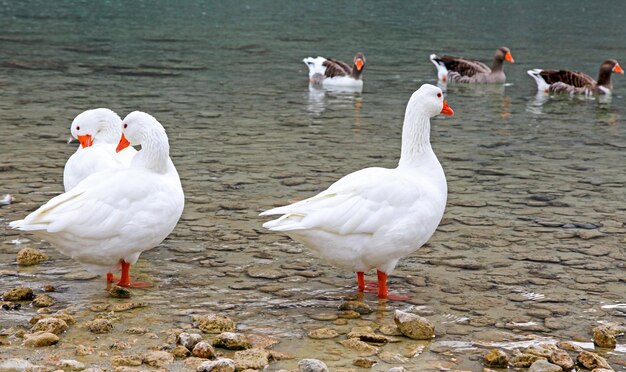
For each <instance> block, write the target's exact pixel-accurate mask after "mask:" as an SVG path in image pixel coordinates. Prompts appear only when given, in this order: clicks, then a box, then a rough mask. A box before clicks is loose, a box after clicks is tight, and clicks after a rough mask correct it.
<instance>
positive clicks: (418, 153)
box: [261, 84, 453, 298]
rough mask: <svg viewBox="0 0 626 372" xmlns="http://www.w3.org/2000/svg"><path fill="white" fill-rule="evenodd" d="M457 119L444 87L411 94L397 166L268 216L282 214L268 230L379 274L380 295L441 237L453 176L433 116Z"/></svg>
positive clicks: (363, 174) (359, 175)
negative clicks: (399, 267)
mask: <svg viewBox="0 0 626 372" xmlns="http://www.w3.org/2000/svg"><path fill="white" fill-rule="evenodd" d="M439 113H444V114H450V115H451V114H452V113H453V112H452V110H451V109H450V108H449V107H448V105H447V104H446V103H445V101H444V100H443V95H442V92H441V90H440V89H439V88H437V87H434V86H432V85H428V84H425V85H423V86H422V87H421V88H420V89H419V90H417V91H416V92H415V93H413V95H412V96H411V99H410V100H409V103H408V105H407V109H406V114H405V119H404V126H403V131H402V153H401V157H400V161H399V164H398V166H397V167H396V168H393V169H387V168H379V167H372V168H365V169H362V170H359V171H357V172H354V173H351V174H348V175H347V176H345V177H343V178H341V179H340V180H338V181H337V182H335V183H334V184H332V185H331V186H330V187H329V188H328V189H327V190H324V191H322V192H320V193H319V194H317V195H315V196H313V197H311V198H309V199H305V200H302V201H299V202H296V203H293V204H290V205H287V206H283V207H278V208H274V209H270V210H268V211H265V212H263V213H261V215H262V216H266V215H281V216H280V217H279V218H278V219H275V220H272V221H269V222H266V223H265V224H264V225H263V226H264V227H265V228H268V229H270V230H272V231H277V232H283V233H285V234H287V235H289V236H290V237H291V238H293V239H294V240H296V241H299V242H301V243H302V244H304V245H305V246H307V247H308V248H310V249H311V250H312V251H313V252H314V253H315V254H317V255H318V256H319V257H321V258H322V259H324V260H326V261H328V262H329V263H331V264H333V265H335V266H337V267H340V268H342V269H345V270H351V271H355V272H357V273H358V277H359V289H360V290H362V289H363V285H362V284H363V283H362V275H363V272H364V271H367V270H370V269H374V268H376V269H377V270H378V272H379V283H378V295H379V297H381V298H386V297H387V289H386V275H387V274H389V273H391V272H393V270H394V268H395V266H396V264H397V263H398V260H400V259H401V258H402V257H404V256H407V255H408V254H410V253H412V252H414V251H415V250H417V249H418V248H419V247H420V246H422V245H423V244H424V243H426V241H428V239H429V238H430V237H431V236H432V234H433V233H434V232H435V230H436V228H437V226H438V225H439V222H440V221H441V218H442V216H443V212H444V209H445V205H446V199H447V184H446V178H445V175H444V172H443V169H442V167H441V164H440V163H439V161H438V160H437V156H436V155H435V153H434V152H433V150H432V147H431V145H430V118H431V117H432V116H435V115H437V114H439Z"/></svg>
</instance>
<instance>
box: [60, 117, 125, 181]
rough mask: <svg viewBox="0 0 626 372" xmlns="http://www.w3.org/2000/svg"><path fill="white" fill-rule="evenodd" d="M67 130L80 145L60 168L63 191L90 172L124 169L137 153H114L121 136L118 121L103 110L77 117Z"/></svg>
mask: <svg viewBox="0 0 626 372" xmlns="http://www.w3.org/2000/svg"><path fill="white" fill-rule="evenodd" d="M70 131H71V133H72V136H73V137H74V138H76V139H77V140H78V142H79V143H80V144H79V146H78V149H77V150H76V152H75V153H74V154H72V156H70V158H69V159H68V160H67V162H66V163H65V168H64V169H63V185H64V187H65V191H66V192H67V191H70V190H71V189H73V188H74V187H75V186H76V185H78V183H79V182H80V181H82V180H84V179H85V178H87V176H90V175H92V174H94V173H97V172H101V171H104V170H109V169H118V168H127V167H128V166H130V161H131V160H132V158H133V156H135V153H137V150H135V149H134V148H132V147H127V148H125V149H123V151H120V152H119V153H116V152H115V148H116V147H117V144H118V142H119V141H120V138H121V137H122V119H120V117H119V116H118V115H117V114H116V113H115V112H113V111H111V110H109V109H107V108H97V109H93V110H87V111H85V112H83V113H81V114H79V115H78V116H76V118H75V119H74V120H73V121H72V125H71V127H70Z"/></svg>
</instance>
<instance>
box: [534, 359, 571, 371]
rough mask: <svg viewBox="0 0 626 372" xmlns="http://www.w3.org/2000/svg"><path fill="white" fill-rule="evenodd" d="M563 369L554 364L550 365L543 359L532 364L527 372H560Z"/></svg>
mask: <svg viewBox="0 0 626 372" xmlns="http://www.w3.org/2000/svg"><path fill="white" fill-rule="evenodd" d="M561 371H563V369H562V368H561V367H559V366H557V365H556V364H552V363H550V362H548V361H547V360H545V359H540V360H538V361H536V362H534V363H533V364H532V365H531V366H530V368H528V372H561Z"/></svg>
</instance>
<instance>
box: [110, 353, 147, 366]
mask: <svg viewBox="0 0 626 372" xmlns="http://www.w3.org/2000/svg"><path fill="white" fill-rule="evenodd" d="M142 362H143V358H142V357H141V356H140V355H116V356H115V357H113V360H112V362H111V363H112V364H113V365H114V366H116V367H117V366H128V367H138V366H140V365H141V363H142Z"/></svg>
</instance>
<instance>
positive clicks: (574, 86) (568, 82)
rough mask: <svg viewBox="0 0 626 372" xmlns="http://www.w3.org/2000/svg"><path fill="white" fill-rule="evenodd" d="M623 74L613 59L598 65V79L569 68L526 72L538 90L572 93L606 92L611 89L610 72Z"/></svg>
mask: <svg viewBox="0 0 626 372" xmlns="http://www.w3.org/2000/svg"><path fill="white" fill-rule="evenodd" d="M613 72H616V73H619V74H623V73H624V71H623V70H622V68H621V67H620V65H619V63H617V61H616V60H614V59H607V60H606V61H604V62H603V63H602V65H601V66H600V70H599V72H598V80H597V81H596V80H594V79H593V78H592V77H591V76H589V75H587V74H585V73H582V72H578V71H569V70H540V69H535V70H529V71H528V74H529V75H530V76H531V77H533V78H534V79H535V81H536V82H537V87H538V89H539V90H542V91H544V92H546V93H547V92H553V93H561V92H567V93H572V94H607V93H610V92H611V90H612V89H613V84H612V83H611V74H612V73H613Z"/></svg>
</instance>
